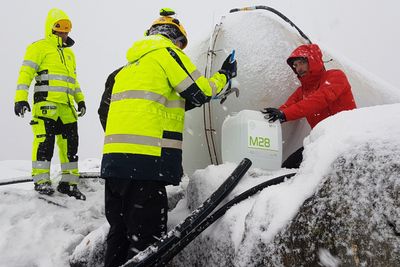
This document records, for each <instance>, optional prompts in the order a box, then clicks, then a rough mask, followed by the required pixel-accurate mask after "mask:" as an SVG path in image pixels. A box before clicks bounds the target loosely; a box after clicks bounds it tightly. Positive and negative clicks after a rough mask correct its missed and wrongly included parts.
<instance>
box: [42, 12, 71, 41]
mask: <svg viewBox="0 0 400 267" xmlns="http://www.w3.org/2000/svg"><path fill="white" fill-rule="evenodd" d="M62 19H67V20H70V19H69V17H68V16H67V14H66V13H65V12H64V11H62V10H61V9H58V8H53V9H51V10H50V11H49V13H48V14H47V18H46V25H45V35H44V38H45V39H48V40H53V39H54V38H55V39H56V40H57V39H58V36H56V35H54V34H53V26H54V24H55V23H56V22H57V21H59V20H62ZM55 36H56V37H55Z"/></svg>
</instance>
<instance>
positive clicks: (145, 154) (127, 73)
mask: <svg viewBox="0 0 400 267" xmlns="http://www.w3.org/2000/svg"><path fill="white" fill-rule="evenodd" d="M127 59H128V62H129V63H128V64H127V65H126V66H125V67H124V68H122V69H121V70H120V71H119V72H118V74H117V75H116V76H115V84H114V86H113V89H112V95H111V103H110V108H109V111H108V118H107V126H106V132H105V140H104V148H103V160H102V168H101V175H102V177H104V178H132V179H135V180H159V181H163V182H165V184H178V183H179V182H180V178H181V176H182V174H183V170H182V135H183V128H184V118H185V106H186V108H188V107H189V106H192V107H193V106H201V105H202V104H204V103H206V102H208V101H210V99H211V97H212V96H214V95H216V94H217V93H219V92H220V91H221V90H222V89H223V87H224V86H225V84H226V82H227V79H226V76H225V75H224V74H221V73H219V72H217V73H215V74H214V75H213V76H212V77H211V78H210V79H207V78H205V77H204V76H202V75H201V74H200V72H199V71H198V70H197V68H196V66H195V65H194V64H193V63H192V62H191V60H190V59H189V58H188V57H187V56H186V55H185V54H184V53H183V52H182V50H180V49H179V48H178V47H176V46H175V45H174V44H173V43H172V42H171V41H170V40H169V39H168V38H166V37H164V36H162V35H151V36H147V37H145V38H143V39H142V40H139V41H137V42H135V43H134V44H133V46H132V47H131V48H130V49H129V51H128V53H127Z"/></svg>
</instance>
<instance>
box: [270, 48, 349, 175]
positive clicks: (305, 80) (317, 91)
mask: <svg viewBox="0 0 400 267" xmlns="http://www.w3.org/2000/svg"><path fill="white" fill-rule="evenodd" d="M287 64H288V65H289V66H290V67H291V68H292V69H293V71H294V73H295V74H296V75H297V77H298V79H299V80H300V82H301V86H300V87H299V88H297V89H296V91H294V93H293V94H292V95H291V96H290V97H289V98H288V100H287V101H286V102H285V103H284V104H283V105H282V106H280V107H279V109H277V108H271V107H268V108H265V109H264V110H262V112H263V113H264V114H266V116H265V117H266V119H268V120H269V121H270V122H274V121H276V120H279V121H280V122H285V121H293V120H297V119H301V118H306V119H307V122H308V123H309V124H310V126H311V128H314V127H315V125H317V124H318V123H319V122H320V121H322V120H323V119H325V118H327V117H329V116H332V115H334V114H336V113H339V112H341V111H344V110H351V109H355V108H356V103H355V101H354V97H353V93H352V92H351V86H350V84H349V81H348V80H347V77H346V75H345V74H344V72H343V71H341V70H338V69H332V70H326V69H325V66H324V62H323V60H322V53H321V50H320V48H319V47H318V45H316V44H308V45H301V46H299V47H297V48H296V49H295V50H294V51H293V52H292V54H291V55H290V56H289V58H288V59H287ZM302 152H303V147H301V148H300V149H298V150H297V151H296V152H294V153H293V154H292V155H290V156H289V157H288V159H287V160H286V161H285V162H284V163H283V164H282V167H284V168H298V167H299V166H300V163H301V161H302V160H303V157H302Z"/></svg>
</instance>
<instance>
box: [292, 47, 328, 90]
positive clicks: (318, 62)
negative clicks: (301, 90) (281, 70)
mask: <svg viewBox="0 0 400 267" xmlns="http://www.w3.org/2000/svg"><path fill="white" fill-rule="evenodd" d="M299 57H304V58H307V60H308V68H309V69H308V71H309V72H308V73H307V74H306V75H305V76H303V77H299V76H297V77H298V78H299V80H300V82H301V84H302V85H303V86H304V85H305V84H310V83H314V82H317V81H319V79H320V78H321V76H322V75H323V73H324V72H325V67H324V62H323V61H322V52H321V49H320V48H319V46H318V45H316V44H308V45H301V46H299V47H297V48H296V49H295V50H294V51H293V52H292V54H291V55H290V56H289V58H288V59H287V61H286V62H287V63H288V65H289V66H290V67H291V68H292V70H293V71H294V73H296V70H295V69H294V68H293V61H294V59H295V58H299ZM296 74H297V73H296ZM307 87H308V86H307ZM311 87H313V86H311Z"/></svg>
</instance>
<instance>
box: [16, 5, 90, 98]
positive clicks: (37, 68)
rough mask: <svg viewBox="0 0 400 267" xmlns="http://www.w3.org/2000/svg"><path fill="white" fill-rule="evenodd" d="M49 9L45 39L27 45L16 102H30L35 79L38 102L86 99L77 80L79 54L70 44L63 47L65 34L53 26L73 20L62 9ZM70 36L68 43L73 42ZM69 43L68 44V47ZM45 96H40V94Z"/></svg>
mask: <svg viewBox="0 0 400 267" xmlns="http://www.w3.org/2000/svg"><path fill="white" fill-rule="evenodd" d="M52 11H53V12H49V15H48V17H47V20H46V26H45V38H44V39H42V40H39V41H37V42H34V43H32V44H31V45H29V46H28V47H27V50H26V53H25V56H24V60H23V63H22V66H21V69H20V72H19V77H18V82H17V91H16V94H15V101H16V102H17V101H27V100H28V93H29V87H30V84H31V82H32V80H33V79H35V81H36V84H35V86H34V93H35V97H34V99H35V102H37V101H44V100H47V101H52V102H57V103H63V104H69V105H73V103H74V101H75V102H76V103H79V102H80V101H84V96H83V93H82V92H81V89H80V86H79V83H78V81H77V80H76V63H75V55H74V53H73V52H72V50H71V49H70V48H69V47H66V46H63V44H62V39H61V37H58V36H57V35H55V34H53V33H52V26H53V25H54V23H55V22H56V21H58V20H61V19H69V18H68V16H67V15H66V14H65V13H64V12H62V11H61V10H58V9H53V10H52ZM73 43H74V42H73V40H72V39H71V38H68V45H69V46H71V45H73ZM68 45H67V46H68ZM38 95H41V97H40V98H38V97H37V96H38Z"/></svg>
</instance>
